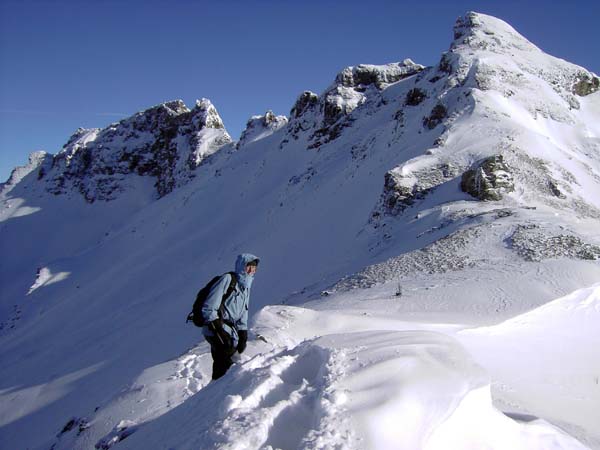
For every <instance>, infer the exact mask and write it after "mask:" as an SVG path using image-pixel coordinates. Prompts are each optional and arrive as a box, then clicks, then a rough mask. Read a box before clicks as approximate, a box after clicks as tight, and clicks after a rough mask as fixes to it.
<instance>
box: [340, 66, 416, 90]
mask: <svg viewBox="0 0 600 450" xmlns="http://www.w3.org/2000/svg"><path fill="white" fill-rule="evenodd" d="M424 68H425V67H424V66H422V65H420V64H415V63H414V62H413V61H411V60H410V59H405V60H404V61H402V62H398V63H391V64H386V65H382V66H376V65H370V64H360V65H358V66H356V67H347V68H345V69H344V70H343V71H342V72H340V73H339V74H338V75H337V77H336V79H335V82H336V84H338V85H341V86H344V87H351V88H357V89H365V88H366V87H367V86H375V87H376V88H377V89H383V88H385V87H386V86H387V85H389V84H391V83H395V82H397V81H400V80H403V79H404V78H408V77H410V76H412V75H414V74H417V73H419V72H421V71H422V70H423V69H424Z"/></svg>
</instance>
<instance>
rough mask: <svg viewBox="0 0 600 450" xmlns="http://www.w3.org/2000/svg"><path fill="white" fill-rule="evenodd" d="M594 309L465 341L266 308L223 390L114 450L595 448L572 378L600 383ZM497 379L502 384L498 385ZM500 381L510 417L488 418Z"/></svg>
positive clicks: (581, 307) (578, 307)
mask: <svg viewBox="0 0 600 450" xmlns="http://www.w3.org/2000/svg"><path fill="white" fill-rule="evenodd" d="M599 299H600V285H596V286H593V287H590V288H588V289H583V290H580V291H576V292H574V293H573V294H570V295H568V296H566V297H563V298H560V299H557V300H555V301H554V302H551V303H550V304H548V305H545V306H542V307H540V308H537V309H535V310H533V311H532V312H530V313H525V314H523V315H520V316H518V317H516V318H514V319H510V320H508V321H506V322H503V323H501V324H499V325H495V326H491V327H479V328H473V329H465V328H464V327H461V329H457V326H456V325H443V324H437V325H436V324H426V323H408V322H403V321H401V320H398V319H399V317H398V318H396V317H393V316H392V315H390V314H387V315H386V314H381V313H379V314H377V312H376V311H375V310H372V311H370V312H366V311H357V310H354V311H353V310H346V311H344V312H342V311H339V310H327V309H322V310H321V311H314V310H310V309H306V308H299V307H290V306H271V307H266V308H264V309H263V310H261V311H260V312H259V314H258V315H257V317H256V319H255V324H256V325H255V327H254V329H253V330H254V332H255V333H257V335H258V336H260V338H259V339H254V340H251V341H250V344H249V347H248V350H247V353H244V354H243V355H242V356H241V358H240V360H239V361H238V364H236V365H234V366H233V367H232V369H231V370H230V372H228V374H227V375H226V376H225V377H224V378H222V379H220V380H218V381H216V382H212V383H209V384H208V385H204V387H203V388H201V389H199V390H198V391H197V393H196V395H194V396H191V397H187V400H186V401H185V402H184V403H182V404H180V405H179V407H177V408H172V409H169V410H168V411H167V412H166V413H165V414H164V415H162V416H160V417H158V418H157V419H156V420H154V421H150V422H149V423H147V424H146V425H144V426H143V427H140V428H139V430H138V431H137V432H135V433H134V434H133V435H131V436H130V437H128V438H127V439H126V440H124V441H122V442H121V443H120V444H119V447H118V448H128V449H142V448H149V447H148V446H149V445H150V443H152V445H153V448H165V449H166V448H177V449H193V448H206V449H209V448H219V449H277V448H281V449H333V448H336V449H407V450H408V449H411V450H412V449H424V450H442V449H444V450H447V449H457V450H458V449H460V450H463V449H481V448H489V449H498V450H500V449H506V448H511V449H523V450H525V449H534V448H535V449H548V450H550V449H552V450H554V449H570V450H571V449H585V448H589V447H586V446H585V445H584V444H582V443H581V442H579V441H577V440H576V439H575V438H573V437H571V436H569V435H568V434H566V433H565V432H564V431H563V430H564V429H570V430H569V431H577V432H578V434H579V436H578V437H580V438H581V439H582V440H585V441H586V444H589V445H590V446H594V447H595V443H597V442H596V439H597V436H596V435H595V433H596V430H597V426H595V425H597V423H596V422H594V421H595V420H596V419H595V418H596V417H598V416H599V413H600V411H598V405H599V404H600V403H599V402H598V401H597V397H596V395H597V391H596V393H594V391H593V387H592V386H591V385H590V384H586V383H583V384H582V383H580V382H579V381H578V382H577V383H571V381H572V380H571V378H572V377H585V376H588V377H590V380H593V376H594V374H596V375H597V374H598V373H600V370H599V369H600V367H599V366H598V362H597V361H598V358H595V359H592V357H593V356H596V355H595V354H594V352H595V351H596V350H595V349H597V348H598V347H597V346H596V344H597V342H598V339H600V336H598V332H597V331H596V329H595V327H593V323H594V321H597V320H598V316H599V315H600V307H599V303H598V301H599ZM338 301H339V299H338ZM324 302H325V304H326V303H327V300H325V301H324ZM565 311H567V312H569V311H570V314H566V315H565V314H564V312H565ZM365 313H366V314H365ZM549 321H552V322H553V323H552V328H551V329H554V330H560V332H559V333H557V336H556V338H555V339H553V338H548V336H547V335H546V332H545V330H546V329H547V328H546V326H547V324H548V322H549ZM369 330H370V331H369ZM265 341H266V342H265ZM559 341H561V342H563V345H562V348H563V349H565V350H566V349H573V348H580V347H586V348H587V349H588V350H585V351H584V352H583V353H578V352H573V351H571V352H570V355H567V354H566V353H565V352H564V351H562V350H560V348H558V350H557V346H556V344H557V342H559ZM515 342H518V343H519V348H520V354H518V355H517V357H514V353H515V351H518V350H517V347H516V346H515ZM200 348H202V350H200ZM203 351H204V352H207V351H208V348H207V347H206V346H205V344H201V345H200V347H198V348H197V349H196V350H194V352H193V353H190V354H188V355H187V356H184V357H182V358H183V359H180V367H181V362H183V365H184V366H185V365H186V364H187V365H190V362H191V361H192V360H193V359H196V360H197V361H198V360H199V359H201V358H204V359H202V361H201V362H200V361H198V362H197V363H196V364H198V367H197V368H196V369H195V370H194V371H191V372H185V373H186V376H188V377H190V378H194V377H195V376H198V374H205V373H208V371H209V369H210V358H207V357H205V356H206V353H202V352H203ZM550 353H554V354H555V357H554V358H549V357H548V355H549V354H550ZM556 353H558V354H556ZM556 356H558V357H556ZM180 373H182V372H181V371H180ZM544 373H545V374H546V375H547V376H550V377H554V380H553V383H551V384H548V383H546V382H545V381H546V380H547V378H544V375H543V374H544ZM507 374H508V375H512V378H511V377H510V376H509V377H508V379H503V377H506V376H507ZM524 374H525V375H524ZM527 374H529V375H527ZM586 374H587V375H586ZM500 382H502V383H512V384H506V386H510V389H511V390H512V397H511V402H512V405H513V409H512V410H510V411H505V412H503V411H501V410H499V409H497V405H499V404H500V405H506V404H507V401H506V398H505V397H506V392H504V393H503V392H499V393H497V392H496V391H497V388H494V387H493V388H492V391H490V383H492V385H497V384H498V383H500ZM189 384H190V383H188V385H189ZM191 384H192V385H194V386H196V387H199V386H200V384H197V382H193V383H191ZM536 390H537V393H536V392H535V391H536ZM492 392H494V397H495V396H496V395H499V396H500V397H501V398H500V399H499V400H498V399H496V398H493V396H492ZM586 393H587V394H586ZM208 405H210V407H209V406H208ZM516 406H518V407H519V408H518V410H517V409H515V407H516ZM540 417H543V419H542V418H540ZM544 419H547V420H550V421H551V422H552V423H553V424H550V423H549V422H548V421H547V420H544ZM556 425H559V426H560V428H558V427H557V426H556ZM164 429H168V430H170V433H168V435H165V434H164V432H163V430H164Z"/></svg>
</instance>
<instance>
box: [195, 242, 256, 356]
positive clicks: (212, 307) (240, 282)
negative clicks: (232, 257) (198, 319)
mask: <svg viewBox="0 0 600 450" xmlns="http://www.w3.org/2000/svg"><path fill="white" fill-rule="evenodd" d="M252 261H256V262H258V261H259V258H258V257H256V256H254V255H251V254H250V253H242V254H241V255H238V257H237V260H236V262H235V274H236V277H237V283H236V286H235V289H234V291H233V292H232V293H231V295H230V296H229V297H227V298H226V299H225V300H223V317H222V319H223V321H225V322H229V323H232V324H234V325H235V327H231V326H229V325H227V324H226V323H225V324H223V329H224V330H225V331H226V332H227V333H228V334H229V335H230V336H231V337H232V339H233V345H234V346H236V345H237V342H238V334H237V330H247V329H248V304H249V302H250V288H251V287H252V281H253V279H254V277H253V276H252V275H248V274H247V273H246V265H248V263H250V262H252ZM230 283H231V275H229V274H228V273H226V274H225V275H223V276H222V277H221V278H220V279H219V281H217V282H216V283H215V284H214V286H213V287H212V289H211V290H210V292H209V294H208V297H207V298H206V301H205V302H204V306H203V307H202V316H203V317H204V321H205V323H209V322H212V321H213V320H216V319H218V318H219V314H218V310H219V307H220V306H221V299H222V298H223V295H224V294H225V292H226V291H227V288H228V287H229V284H230ZM202 333H203V334H204V336H214V333H213V332H212V331H211V330H210V329H209V328H208V326H207V325H205V326H204V327H203V328H202Z"/></svg>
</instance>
